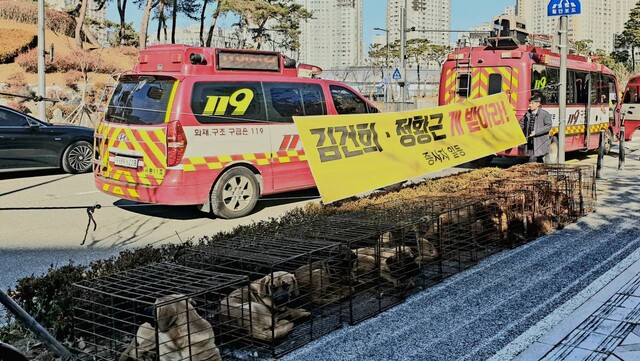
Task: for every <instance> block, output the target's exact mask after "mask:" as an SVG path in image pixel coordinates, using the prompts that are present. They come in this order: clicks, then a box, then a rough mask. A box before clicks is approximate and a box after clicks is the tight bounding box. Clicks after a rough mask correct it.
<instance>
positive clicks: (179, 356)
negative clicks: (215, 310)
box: [119, 294, 222, 361]
mask: <svg viewBox="0 0 640 361" xmlns="http://www.w3.org/2000/svg"><path fill="white" fill-rule="evenodd" d="M194 305H195V302H194V301H193V300H192V299H191V298H187V297H186V296H184V295H180V294H174V295H169V296H164V297H160V298H158V299H157V300H156V302H155V315H154V316H155V319H156V322H157V329H158V346H159V347H158V349H159V350H158V351H159V355H158V357H156V355H155V349H156V331H155V328H154V327H153V326H151V324H149V323H144V324H142V325H141V326H140V327H139V328H138V332H137V334H136V337H135V338H134V339H133V340H132V341H131V344H130V345H129V347H128V348H127V349H126V350H125V351H124V352H123V353H122V355H120V359H119V361H127V360H155V359H159V360H160V361H174V360H176V361H177V360H191V361H222V358H221V357H220V352H219V351H218V347H216V344H215V336H214V333H213V328H212V327H211V324H209V322H207V320H205V319H204V318H202V317H200V315H199V314H198V312H197V311H196V309H195V308H194V307H193V306H194Z"/></svg>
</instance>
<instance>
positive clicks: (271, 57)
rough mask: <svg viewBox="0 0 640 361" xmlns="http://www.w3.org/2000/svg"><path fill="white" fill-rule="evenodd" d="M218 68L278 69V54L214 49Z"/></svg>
mask: <svg viewBox="0 0 640 361" xmlns="http://www.w3.org/2000/svg"><path fill="white" fill-rule="evenodd" d="M216 57H217V62H216V63H217V68H218V70H263V71H280V54H278V53H268V52H244V51H232V50H225V49H218V50H216Z"/></svg>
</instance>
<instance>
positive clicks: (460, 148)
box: [453, 144, 466, 157]
mask: <svg viewBox="0 0 640 361" xmlns="http://www.w3.org/2000/svg"><path fill="white" fill-rule="evenodd" d="M453 147H454V148H455V150H456V151H458V153H459V154H460V156H461V157H464V156H465V155H466V153H465V152H464V150H463V149H462V147H461V146H459V145H458V144H456V145H454V146H453Z"/></svg>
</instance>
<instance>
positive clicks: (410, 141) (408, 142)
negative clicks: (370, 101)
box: [396, 119, 416, 147]
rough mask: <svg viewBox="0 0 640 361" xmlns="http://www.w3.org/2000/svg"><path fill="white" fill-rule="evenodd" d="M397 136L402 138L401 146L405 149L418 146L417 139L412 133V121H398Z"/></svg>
mask: <svg viewBox="0 0 640 361" xmlns="http://www.w3.org/2000/svg"><path fill="white" fill-rule="evenodd" d="M396 135H399V136H400V144H401V145H402V146H404V147H412V146H414V145H416V138H415V137H414V136H413V134H412V133H411V120H410V119H398V120H396Z"/></svg>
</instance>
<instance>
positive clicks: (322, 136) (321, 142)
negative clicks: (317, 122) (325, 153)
mask: <svg viewBox="0 0 640 361" xmlns="http://www.w3.org/2000/svg"><path fill="white" fill-rule="evenodd" d="M309 132H310V133H311V134H314V135H317V136H318V141H317V142H316V148H320V147H322V146H323V145H324V142H325V140H326V139H327V137H326V136H325V128H314V129H309Z"/></svg>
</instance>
